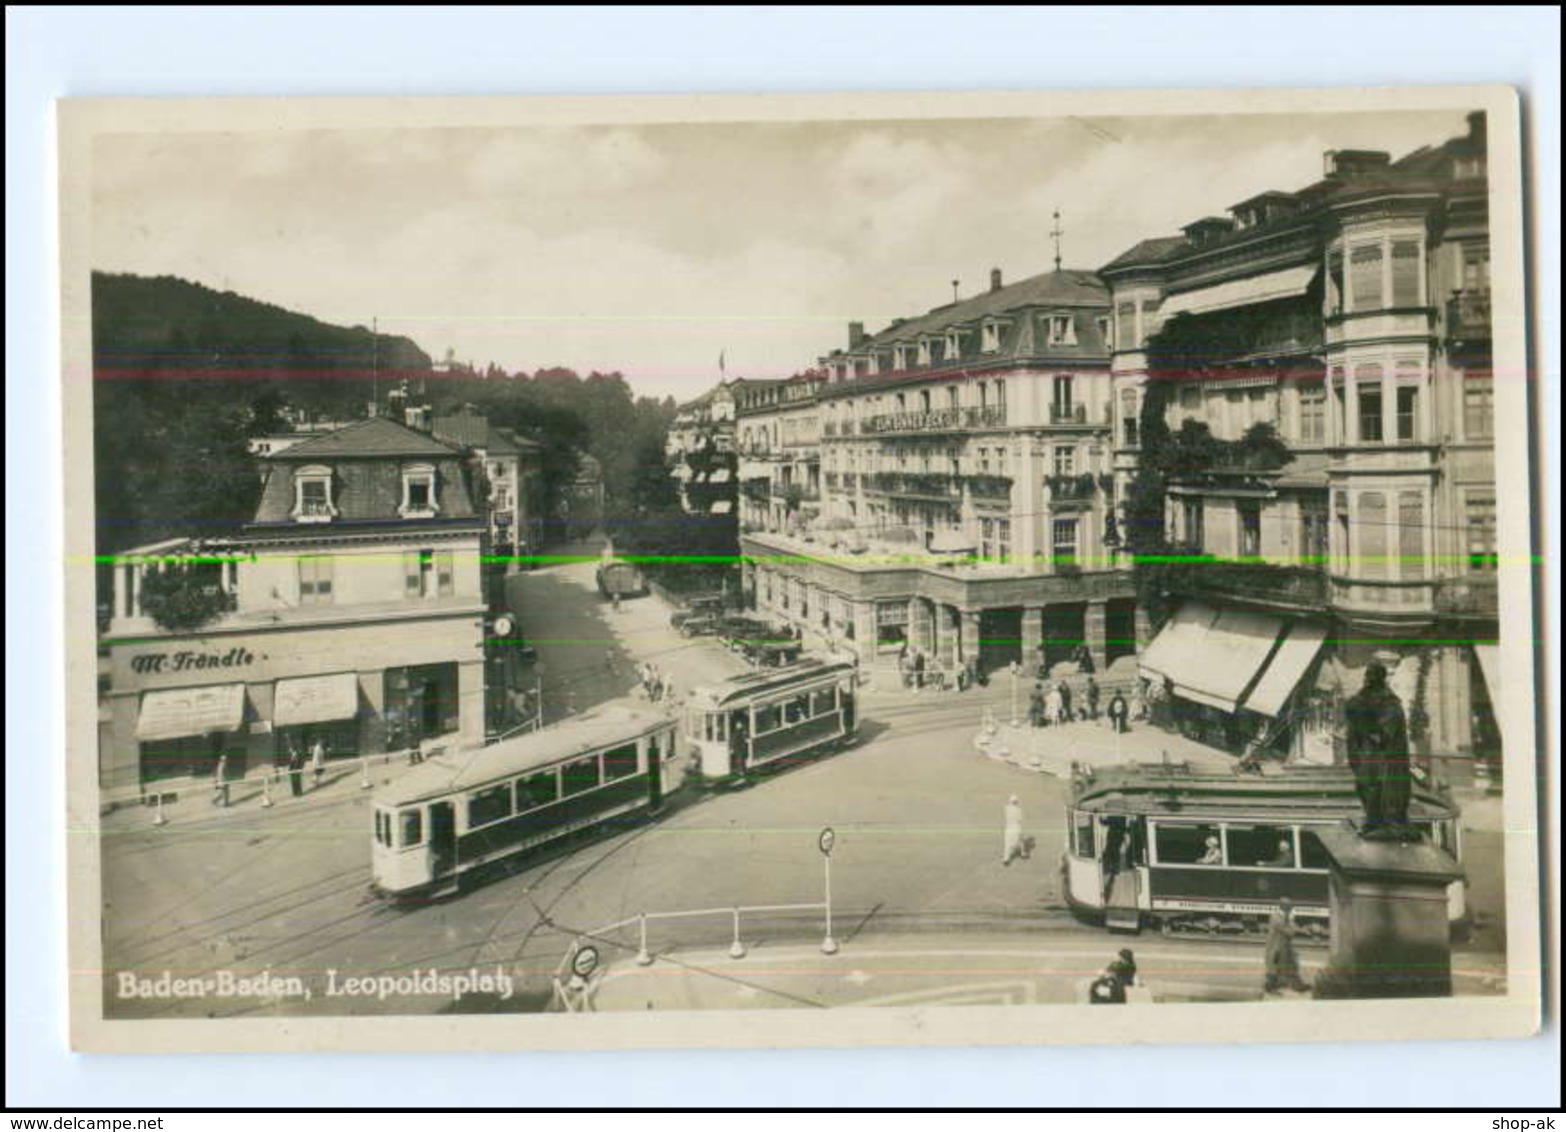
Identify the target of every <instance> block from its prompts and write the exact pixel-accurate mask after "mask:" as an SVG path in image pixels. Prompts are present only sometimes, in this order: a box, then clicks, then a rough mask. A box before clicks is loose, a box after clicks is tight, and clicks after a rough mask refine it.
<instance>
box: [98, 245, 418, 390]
mask: <svg viewBox="0 0 1566 1132" xmlns="http://www.w3.org/2000/svg"><path fill="white" fill-rule="evenodd" d="M92 328H93V361H94V368H95V369H96V371H97V374H98V376H99V377H100V378H107V379H110V380H113V379H132V380H134V379H136V378H139V377H158V376H168V377H174V376H179V377H207V378H212V379H216V380H223V379H225V378H229V379H236V380H243V381H245V382H247V384H251V385H254V384H255V383H256V382H257V381H258V380H259V381H260V382H262V383H265V381H266V380H267V379H268V378H277V379H285V380H287V381H288V383H289V387H290V398H289V400H290V401H291V402H293V403H294V404H296V405H298V406H299V407H301V408H308V409H312V410H318V411H320V412H322V413H327V412H341V411H343V410H346V409H348V408H350V407H354V406H357V407H358V408H359V409H360V411H362V408H363V402H364V400H365V397H364V396H363V395H362V394H361V392H360V389H359V386H360V383H361V380H362V381H363V382H365V383H368V382H370V381H372V380H374V378H375V376H376V375H377V374H379V376H380V377H381V378H382V379H385V378H387V377H401V376H408V375H411V374H417V373H420V372H425V373H427V372H428V371H429V368H430V358H429V355H428V354H426V353H425V352H424V351H423V350H421V349H419V347H418V345H417V344H416V343H414V342H413V341H412V340H411V339H408V338H402V337H397V336H395V335H389V334H381V335H376V334H373V333H372V332H371V331H370V330H368V329H366V328H365V327H363V326H354V327H345V326H332V325H329V324H327V323H324V322H321V321H319V320H318V319H314V318H311V317H310V316H309V315H303V314H298V313H296V312H294V311H290V310H284V309H283V308H282V307H277V306H273V305H272V304H270V303H263V302H259V301H257V300H255V299H248V298H246V297H244V296H243V295H236V294H234V293H233V292H232V291H214V290H212V289H211V288H210V287H204V286H202V285H201V284H199V283H191V282H188V281H187V280H184V279H177V278H175V277H173V276H169V275H162V276H158V277H157V278H148V277H145V276H140V275H108V274H104V273H101V272H94V273H93V277H92ZM301 382H304V383H305V384H304V386H303V387H301V385H300V383H301ZM301 402H317V403H316V404H302V403H301Z"/></svg>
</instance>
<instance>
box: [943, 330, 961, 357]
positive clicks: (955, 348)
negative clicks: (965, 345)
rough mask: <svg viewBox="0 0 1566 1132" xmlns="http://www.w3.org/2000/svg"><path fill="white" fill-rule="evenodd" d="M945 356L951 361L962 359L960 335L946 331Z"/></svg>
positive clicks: (956, 332) (959, 333)
mask: <svg viewBox="0 0 1566 1132" xmlns="http://www.w3.org/2000/svg"><path fill="white" fill-rule="evenodd" d="M946 356H947V357H948V358H950V359H952V360H953V361H956V360H957V359H958V358H960V357H962V334H961V332H959V331H956V330H950V331H947V334H946Z"/></svg>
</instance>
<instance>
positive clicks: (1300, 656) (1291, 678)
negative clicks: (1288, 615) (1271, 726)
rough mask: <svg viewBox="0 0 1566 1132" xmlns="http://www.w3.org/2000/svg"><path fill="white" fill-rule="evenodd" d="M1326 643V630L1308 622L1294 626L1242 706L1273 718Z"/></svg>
mask: <svg viewBox="0 0 1566 1132" xmlns="http://www.w3.org/2000/svg"><path fill="white" fill-rule="evenodd" d="M1326 639H1327V629H1326V626H1324V625H1318V624H1315V623H1314V622H1310V621H1300V622H1296V623H1295V625H1294V626H1293V627H1292V628H1291V629H1290V630H1289V635H1288V636H1287V637H1285V638H1283V643H1282V644H1281V645H1279V646H1278V651H1277V653H1276V654H1275V655H1274V656H1273V658H1272V663H1271V664H1269V665H1268V666H1267V671H1265V672H1263V673H1262V676H1261V679H1260V680H1258V681H1257V682H1256V687H1254V688H1252V689H1251V694H1250V695H1249V696H1247V697H1246V698H1245V706H1246V707H1248V708H1250V709H1251V710H1252V711H1259V712H1261V713H1262V714H1263V715H1270V716H1273V717H1274V718H1276V717H1277V716H1278V715H1279V713H1281V712H1282V711H1283V705H1284V703H1285V702H1287V700H1288V698H1289V697H1290V696H1291V695H1293V694H1294V689H1295V688H1296V687H1298V686H1299V682H1300V681H1301V680H1303V679H1304V678H1305V673H1306V672H1308V671H1310V666H1311V665H1312V664H1314V663H1315V661H1316V657H1317V656H1318V655H1319V654H1320V653H1321V646H1322V644H1323V643H1324V642H1325V641H1326Z"/></svg>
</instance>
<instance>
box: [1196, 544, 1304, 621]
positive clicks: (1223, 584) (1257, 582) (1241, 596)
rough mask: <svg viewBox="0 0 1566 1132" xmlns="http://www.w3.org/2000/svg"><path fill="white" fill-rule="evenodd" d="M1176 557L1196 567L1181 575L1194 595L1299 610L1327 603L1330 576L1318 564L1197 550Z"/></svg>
mask: <svg viewBox="0 0 1566 1132" xmlns="http://www.w3.org/2000/svg"><path fill="white" fill-rule="evenodd" d="M1176 557H1183V558H1185V560H1187V561H1188V562H1189V564H1190V565H1191V566H1193V567H1195V568H1194V569H1190V570H1186V571H1184V577H1183V578H1182V584H1183V588H1185V589H1188V590H1189V591H1190V592H1191V593H1192V594H1193V595H1194V596H1202V597H1209V598H1215V599H1230V600H1238V601H1243V602H1249V603H1253V604H1258V605H1272V606H1286V607H1289V608H1301V609H1324V608H1325V607H1326V604H1327V592H1328V580H1329V579H1328V576H1327V572H1326V570H1325V569H1323V568H1322V566H1321V565H1309V566H1289V565H1280V564H1276V563H1272V562H1257V561H1247V560H1244V559H1234V560H1224V559H1218V558H1213V559H1207V558H1204V557H1203V556H1202V555H1201V553H1200V552H1199V551H1188V552H1186V554H1185V555H1183V556H1182V555H1180V553H1179V552H1176Z"/></svg>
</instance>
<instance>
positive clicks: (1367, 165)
mask: <svg viewBox="0 0 1566 1132" xmlns="http://www.w3.org/2000/svg"><path fill="white" fill-rule="evenodd" d="M1390 164H1392V155H1391V154H1390V153H1387V152H1386V151H1385V150H1380V149H1329V150H1327V176H1329V177H1337V178H1339V179H1340V180H1349V179H1350V178H1353V177H1363V176H1365V175H1366V174H1368V173H1374V172H1377V171H1378V170H1381V169H1385V168H1386V167H1387V166H1388V165H1390Z"/></svg>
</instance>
